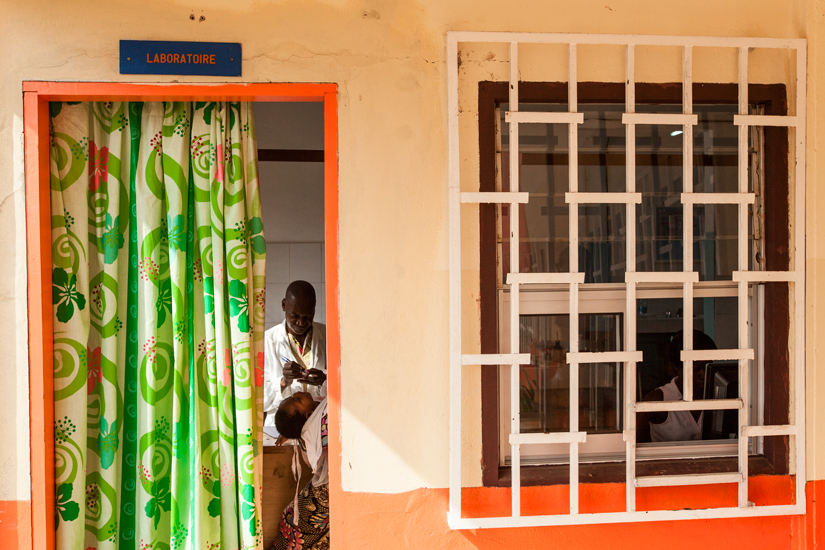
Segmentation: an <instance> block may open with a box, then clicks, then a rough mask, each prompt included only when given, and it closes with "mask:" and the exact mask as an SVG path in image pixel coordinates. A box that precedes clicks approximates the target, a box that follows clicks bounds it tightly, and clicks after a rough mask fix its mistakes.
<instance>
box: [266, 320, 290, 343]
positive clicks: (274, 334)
mask: <svg viewBox="0 0 825 550" xmlns="http://www.w3.org/2000/svg"><path fill="white" fill-rule="evenodd" d="M284 337H286V329H285V328H284V324H283V323H278V324H277V325H275V326H274V327H272V328H270V329H269V330H267V331H266V332H264V339H265V340H282V339H283V338H284Z"/></svg>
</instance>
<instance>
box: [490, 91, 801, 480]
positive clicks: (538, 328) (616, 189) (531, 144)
mask: <svg viewBox="0 0 825 550" xmlns="http://www.w3.org/2000/svg"><path fill="white" fill-rule="evenodd" d="M679 86H680V85H679V84H676V85H674V88H676V89H677V90H678V88H679ZM553 87H554V86H552V85H550V86H549V87H548V88H549V89H552V88H553ZM555 87H556V88H557V89H560V91H561V92H562V95H563V96H564V100H565V101H566V93H567V90H566V88H567V86H566V84H562V85H561V86H559V85H556V86H555ZM580 87H581V88H582V90H580V91H579V94H578V95H579V98H580V99H579V112H581V113H582V114H583V120H584V122H583V123H582V124H580V125H579V129H578V172H579V174H578V181H579V188H580V189H581V190H582V191H584V192H594V193H611V192H612V193H621V192H624V191H625V190H626V188H627V185H626V176H627V173H626V172H627V170H626V162H625V161H626V144H625V140H626V135H625V127H624V125H623V124H622V113H623V111H624V109H625V105H624V104H623V103H600V104H592V103H586V102H585V101H586V99H587V92H588V91H589V90H588V88H590V87H592V85H588V84H581V85H580ZM601 87H603V88H604V85H601ZM609 88H613V90H614V91H615V92H616V98H617V99H618V100H619V101H624V89H623V86H621V85H617V86H612V87H609ZM609 88H608V89H609ZM648 89H649V90H651V92H652V93H653V94H656V93H657V91H658V92H659V94H660V97H661V96H662V95H664V94H662V93H661V92H662V89H663V87H662V86H660V87H658V90H657V87H648ZM503 91H504V92H505V94H504V96H502V97H506V90H503ZM548 91H549V90H548ZM754 91H755V90H754ZM730 92H733V93H732V94H731V93H730ZM777 93H781V89H780V90H777ZM750 95H751V96H752V95H753V93H752V94H750ZM728 98H729V99H731V100H735V98H736V90H735V89H731V90H729V93H728ZM645 99H648V98H645ZM679 99H680V101H681V98H679ZM651 100H654V101H655V100H656V97H653V98H651ZM777 101H778V100H777ZM497 104H498V106H497V108H496V113H497V114H496V122H497V124H495V127H494V128H495V132H496V136H495V140H496V143H497V144H498V143H500V144H501V147H500V150H499V151H497V152H495V156H496V158H495V159H488V158H484V157H487V156H491V155H492V154H493V153H494V151H493V150H482V151H481V155H482V158H483V160H482V162H483V163H484V162H496V166H500V167H501V168H500V169H499V170H496V171H495V174H496V182H495V189H496V190H497V191H509V190H510V183H509V156H510V155H509V124H508V123H507V121H506V119H505V115H504V113H505V112H506V111H507V110H508V107H509V104H508V103H506V102H502V101H499V102H497ZM519 107H520V109H523V110H525V111H530V112H563V111H566V110H567V105H566V104H559V103H531V104H524V103H521V104H520V106H519ZM636 107H637V111H643V110H644V111H648V112H652V113H679V112H681V110H682V105H678V104H661V103H643V104H642V103H640V104H637V106H636ZM764 107H765V105H764V104H753V105H752V106H751V109H750V111H751V112H752V113H762V112H764ZM694 112H696V114H697V115H698V117H697V119H698V124H697V125H696V126H695V127H694V130H693V141H694V150H693V153H694V155H693V191H694V192H697V193H735V192H736V187H737V167H738V162H737V161H738V159H737V155H738V151H737V149H738V148H737V141H738V135H737V129H736V127H735V126H734V124H733V119H734V115H735V114H736V112H737V105H736V104H731V103H720V104H699V105H695V106H694ZM489 128H490V126H489V125H485V127H484V129H485V130H488V129H489ZM682 134H683V131H682V127H681V126H663V125H655V124H650V125H637V126H636V148H635V149H636V151H635V153H636V185H635V187H636V190H637V192H640V193H641V203H640V204H638V205H636V207H635V214H636V216H635V218H633V220H634V221H635V225H636V228H635V234H636V271H637V272H680V271H683V269H684V264H683V261H684V251H683V248H684V240H683V236H684V235H683V233H684V231H683V219H684V214H683V208H682V203H681V200H680V194H681V192H682V180H683V161H682V156H683V154H682V148H683V135H682ZM568 137H569V136H568V129H567V127H566V125H561V124H522V125H520V126H519V159H520V164H519V174H520V178H521V181H520V189H522V190H525V191H528V192H529V193H530V199H529V201H528V202H527V203H526V204H524V205H523V206H522V205H520V217H521V220H522V221H521V223H520V239H519V240H520V243H519V270H520V271H521V272H528V273H549V272H553V273H564V272H567V271H568V268H569V247H570V238H569V229H570V223H569V212H568V205H567V204H566V203H565V193H566V192H567V190H568V181H569V174H568V154H569V150H570V148H569V144H568ZM785 139H787V138H785ZM748 141H749V146H748V151H749V153H750V156H751V165H753V166H755V167H761V166H763V165H764V163H763V162H762V161H763V154H764V147H763V142H764V129H763V128H759V127H751V128H750V129H749V137H748ZM771 145H774V146H775V145H776V144H771ZM763 175H764V169H762V168H760V169H757V170H752V171H750V172H749V176H750V179H749V186H748V187H749V192H753V193H754V195H755V198H756V202H755V204H754V205H752V206H751V207H750V208H749V210H748V227H749V231H748V235H749V239H748V251H749V255H748V269H749V270H764V269H765V247H764V222H765V217H764V204H763V199H764V179H763V177H762V176H763ZM777 176H779V174H777ZM784 177H785V178H787V174H785V175H784ZM481 185H482V187H489V184H488V182H482V184H481ZM783 206H784V208H783ZM772 207H773V208H774V209H776V208H780V209H782V210H784V211H786V210H787V198H785V200H784V201H782V202H781V203H776V204H774V205H772ZM508 211H509V206H508V205H502V204H499V205H496V222H497V224H496V255H497V258H496V260H497V261H496V262H495V265H497V266H499V270H498V271H499V272H498V273H497V274H496V287H497V297H498V300H497V302H498V303H497V304H495V303H482V306H481V307H482V309H487V308H495V307H496V305H497V306H498V307H497V320H498V348H499V351H502V350H508V349H510V340H509V339H510V327H509V319H510V317H509V315H508V312H509V309H510V306H509V299H510V297H509V296H510V292H509V286H508V285H507V284H505V281H506V277H507V274H508V273H509V266H510V259H509V251H510V243H509V231H508V230H507V229H508V228H509V224H510V221H509V215H508ZM760 213H761V214H760ZM772 213H773V212H772ZM757 214H759V215H757ZM578 215H579V220H578V225H579V235H578V237H579V238H578V248H579V250H578V260H579V265H578V271H579V272H580V273H583V274H584V282H585V285H584V286H583V287H582V288H581V290H580V294H579V309H580V311H579V313H580V316H579V349H580V351H583V352H605V351H623V350H624V336H625V335H624V333H623V329H624V311H625V307H626V300H625V296H624V290H623V284H622V283H623V282H624V280H625V274H626V265H625V260H626V256H627V250H626V246H627V228H626V223H627V220H628V219H629V218H627V217H626V206H625V205H624V204H598V205H592V204H588V205H582V206H580V207H579V209H578ZM737 217H738V213H737V205H735V204H707V205H696V206H695V207H694V208H693V236H694V244H693V271H695V272H697V273H698V274H699V282H698V283H696V284H695V285H694V296H695V298H694V299H693V313H694V315H693V316H694V328H695V329H696V330H699V331H701V332H703V333H704V334H707V335H708V336H709V337H710V338H711V339H712V340H713V341H714V343H715V344H716V346H717V347H718V348H719V349H735V348H737V347H738V339H737V326H736V320H737V300H736V296H737V288H736V283H735V282H734V281H733V271H735V270H736V269H737V267H736V263H737V245H738V235H737V233H738V223H737ZM755 236H756V237H758V238H754V237H755ZM485 260H486V258H485ZM489 265H490V266H491V265H493V262H490V264H489ZM482 269H484V267H482ZM617 284H618V285H617ZM534 286H535V287H536V288H525V289H523V290H522V291H521V293H520V302H521V303H520V325H519V334H520V340H521V341H520V349H521V350H522V352H529V353H530V358H531V361H530V364H529V365H522V366H521V372H520V379H521V383H520V389H519V400H520V409H521V411H520V412H521V414H520V422H521V432H522V433H545V432H565V431H569V412H568V404H569V388H570V380H569V377H570V366H569V365H568V364H567V363H566V361H565V354H566V352H567V350H569V349H570V348H569V346H570V337H569V303H568V302H569V293H568V292H567V289H564V288H558V287H556V288H552V287H549V286H545V287H544V288H542V287H541V286H539V285H534ZM636 294H637V308H636V311H637V319H636V341H637V347H638V348H639V349H641V350H643V361H642V362H641V363H639V364H638V365H637V369H636V374H637V376H636V380H635V381H634V382H635V384H634V385H635V389H636V400H637V401H642V400H643V399H644V397H645V396H646V395H648V394H649V393H650V392H651V391H652V390H654V389H655V388H658V387H660V386H663V385H665V384H667V383H668V382H670V380H671V378H673V376H674V375H675V374H674V373H673V372H671V368H672V367H671V366H669V365H668V360H667V350H668V345H669V341H670V339H671V338H672V337H673V335H675V334H677V333H678V332H680V331H682V330H683V328H684V322H683V312H684V309H685V308H684V307H683V288H682V285H679V284H677V283H671V284H662V283H659V284H651V285H645V286H642V285H639V286H637V290H636ZM763 294H764V285H757V284H754V285H751V288H749V295H748V311H749V312H757V313H759V312H763V311H764V308H763V307H761V302H760V298H761V297H762V295H763ZM762 322H763V319H762V318H760V317H759V316H758V315H757V316H756V317H754V316H753V315H752V314H750V313H749V319H748V326H749V329H750V330H749V332H748V342H752V341H753V335H754V334H758V333H759V328H760V324H761V323H762ZM761 359H762V357H761V355H759V354H758V353H757V354H756V356H755V361H754V362H753V363H752V367H753V368H750V369H749V373H751V376H750V380H749V384H748V386H749V388H750V389H751V395H750V396H749V397H750V399H749V403H750V411H749V423H751V424H753V423H755V422H754V420H755V419H756V418H757V417H760V413H761V412H762V411H761V408H760V404H761V403H762V401H761V400H759V399H757V398H758V397H760V396H761V395H762V388H761V387H760V385H759V381H760V380H761V379H762V378H763V377H762V376H761V374H762V365H763V363H762V361H761ZM723 365H724V364H723V363H719V364H708V365H706V366H705V367H704V369H703V372H702V374H705V371H706V372H707V374H708V375H711V374H712V375H714V377H715V376H716V374H717V373H716V371H718V370H719V369H720V368H723ZM784 367H785V368H787V366H786V365H785V366H784ZM731 369H733V371H734V372H735V371H736V364H735V362H734V363H733V364H731V363H728V365H727V367H726V368H724V369H723V370H725V371H726V372H727V374H728V375H729V374H730V372H729V371H730V370H731ZM498 374H499V384H498V387H499V407H498V410H499V428H498V435H499V464H500V465H502V466H509V464H510V454H509V453H510V449H511V447H510V444H509V441H508V439H509V429H508V426H507V424H508V422H509V416H510V415H509V411H510V391H509V385H508V383H507V381H508V380H509V376H510V373H509V367H503V368H501V369H499V371H498ZM623 382H624V372H623V365H622V364H621V363H601V364H583V365H581V366H580V367H579V383H578V385H579V411H580V414H579V420H578V422H579V429H580V430H584V431H586V432H587V434H588V436H589V437H588V439H587V442H586V443H583V444H582V445H580V447H579V453H580V457H581V459H582V460H583V461H587V462H616V461H621V460H624V441H623V437H622V432H623V417H622V416H623V412H624V406H623V404H624V398H623V393H624V387H623ZM712 382H713V381H712V380H708V383H704V380H702V381H701V382H700V383H701V386H699V388H697V389H701V390H705V389H707V390H708V391H711V392H712V390H713V384H712ZM731 382H732V381H731ZM724 389H725V390H726V395H727V390H728V389H730V391H731V394H730V395H729V397H732V396H733V393H732V392H733V389H734V388H733V386H731V388H727V387H726V388H724ZM720 391H721V390H720ZM700 393H701V392H700ZM704 397H705V396H704V395H696V396H695V399H703V398H704ZM708 397H710V394H708ZM735 414H736V413H735V412H733V411H724V410H719V411H708V413H707V414H705V415H703V416H702V419H701V420H702V422H701V426H702V427H706V428H708V430H707V431H708V433H707V434H704V436H705V437H703V440H702V441H701V442H698V443H693V444H687V443H686V442H685V443H680V444H678V445H663V444H654V443H647V442H645V443H640V445H639V447H638V449H637V456H638V457H639V458H640V459H651V458H660V459H661V458H671V457H677V456H690V457H693V458H696V457H701V456H706V457H719V456H736V454H737V452H738V449H737V442H736V439H737V433H736V431H737V423H736V419H735ZM714 421H715V422H716V423H717V424H718V423H720V422H722V423H724V424H725V426H724V427H721V428H720V429H717V430H710V428H711V424H712V423H713V422H714ZM711 432H713V433H711ZM642 439H647V437H645V438H641V437H640V438H639V441H641V440H642ZM757 443H760V444H761V442H757ZM756 450H758V449H752V451H751V454H753V451H756ZM760 454H761V453H760ZM521 459H522V463H523V464H553V463H566V462H567V461H568V450H567V446H566V445H564V444H548V445H531V446H530V447H528V448H525V449H524V450H523V451H522V455H521Z"/></svg>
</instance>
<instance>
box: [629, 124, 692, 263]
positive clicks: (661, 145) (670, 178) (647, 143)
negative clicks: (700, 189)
mask: <svg viewBox="0 0 825 550" xmlns="http://www.w3.org/2000/svg"><path fill="white" fill-rule="evenodd" d="M681 130H682V127H681V126H665V125H658V124H655V125H651V124H637V125H636V191H637V192H640V193H642V203H641V204H640V205H638V206H637V207H636V212H637V214H638V216H637V219H636V270H637V271H682V269H683V268H682V259H683V250H682V243H683V239H682V231H683V229H682V223H683V222H682V220H683V217H684V216H683V209H682V198H681V193H682V136H681V135H680V133H681ZM677 132H678V133H677Z"/></svg>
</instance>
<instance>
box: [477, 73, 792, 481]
mask: <svg viewBox="0 0 825 550" xmlns="http://www.w3.org/2000/svg"><path fill="white" fill-rule="evenodd" d="M577 90H578V102H579V104H580V105H582V104H588V103H616V104H623V103H624V93H625V84H624V83H601V82H580V83H579V84H578V87H577ZM508 91H509V90H508V82H489V81H486V82H479V92H478V115H479V162H480V181H479V191H481V192H492V191H495V190H496V188H495V187H496V135H495V131H496V130H495V123H496V121H495V117H496V107H497V106H498V105H499V104H501V103H506V102H507V101H508V99H509V98H508ZM636 101H637V103H639V104H642V103H658V104H680V103H681V102H682V84H681V83H665V84H651V83H637V84H636ZM748 101H749V103H750V104H752V105H753V104H755V105H760V106H762V107H763V108H764V114H765V115H776V116H784V115H787V112H788V103H787V90H786V87H785V85H784V84H750V85H749V86H748ZM566 102H567V83H566V82H520V83H519V103H566ZM693 102H694V104H703V103H705V104H707V103H713V104H734V105H735V104H737V102H738V89H737V85H736V84H717V83H694V84H693ZM764 136H765V156H764V177H765V200H764V202H765V261H766V267H765V268H766V269H767V270H769V271H786V270H788V269H789V263H790V262H789V243H790V240H789V239H790V228H789V220H790V213H789V178H788V175H789V171H788V152H789V143H788V130H787V128H784V127H765V129H764ZM479 233H480V266H479V268H480V280H479V284H480V289H479V292H480V310H481V311H480V313H481V319H480V321H481V353H483V354H487V353H502V351H500V350H499V349H498V323H499V319H498V313H497V288H496V269H497V258H496V254H497V250H496V206H495V205H494V204H481V205H480V208H479ZM765 311H766V312H769V314H770V316H771V322H770V323H765V329H764V335H765V342H770V345H766V346H765V353H764V423H765V424H766V425H784V424H788V422H789V410H790V408H789V397H788V396H789V395H790V360H789V352H788V343H789V329H790V315H789V287H788V283H780V282H772V283H766V284H765ZM497 369H498V367H497V366H482V367H481V420H482V424H481V425H482V482H483V485H484V486H485V487H509V486H510V468H509V467H505V466H500V460H499V458H500V456H499V452H500V450H499V434H498V429H499V421H498V408H499V383H498V371H497ZM789 456H790V440H789V437H788V436H783V437H777V438H766V439H765V445H764V453H763V454H762V455H759V456H751V457H750V458H749V472H750V473H751V475H784V474H787V473H788V461H789ZM736 468H737V457H730V458H708V459H670V460H649V461H639V462H637V476H643V475H654V474H667V475H676V474H690V473H697V472H705V473H712V472H723V471H735V470H736ZM568 481H569V466H568V465H566V464H562V465H552V466H522V467H521V484H522V485H523V486H531V485H557V484H567V483H568ZM625 481H626V473H625V465H624V462H611V463H586V462H584V461H582V463H581V465H580V483H597V482H605V483H606V482H613V483H621V482H625Z"/></svg>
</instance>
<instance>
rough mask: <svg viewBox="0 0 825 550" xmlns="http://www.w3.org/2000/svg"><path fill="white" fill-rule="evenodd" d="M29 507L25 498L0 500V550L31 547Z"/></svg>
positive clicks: (22, 549) (17, 549)
mask: <svg viewBox="0 0 825 550" xmlns="http://www.w3.org/2000/svg"><path fill="white" fill-rule="evenodd" d="M31 509H32V507H31V502H29V501H26V500H0V550H28V549H29V548H31V546H32V535H31V525H32V518H31Z"/></svg>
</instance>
